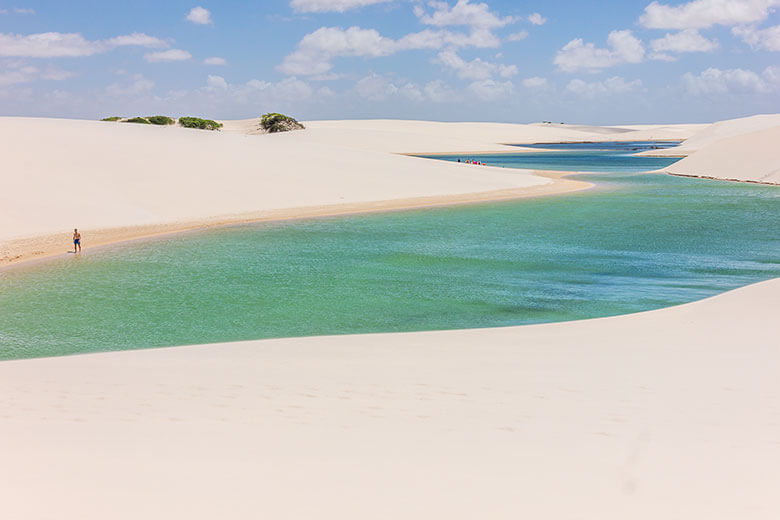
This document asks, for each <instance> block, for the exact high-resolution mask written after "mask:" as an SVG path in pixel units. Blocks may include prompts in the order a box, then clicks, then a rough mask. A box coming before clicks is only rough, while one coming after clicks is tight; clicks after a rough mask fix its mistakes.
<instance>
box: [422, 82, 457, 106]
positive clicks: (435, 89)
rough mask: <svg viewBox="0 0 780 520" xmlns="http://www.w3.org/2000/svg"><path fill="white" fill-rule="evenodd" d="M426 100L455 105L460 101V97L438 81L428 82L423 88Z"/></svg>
mask: <svg viewBox="0 0 780 520" xmlns="http://www.w3.org/2000/svg"><path fill="white" fill-rule="evenodd" d="M423 93H424V94H425V97H426V99H428V100H430V101H432V102H434V103H454V102H457V101H460V96H459V95H458V93H457V92H455V91H454V90H453V89H452V88H450V87H449V86H448V85H447V84H446V83H444V82H443V81H441V80H439V79H437V80H434V81H431V82H428V83H426V84H425V86H424V87H423Z"/></svg>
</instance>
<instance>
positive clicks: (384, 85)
mask: <svg viewBox="0 0 780 520" xmlns="http://www.w3.org/2000/svg"><path fill="white" fill-rule="evenodd" d="M355 92H357V94H358V95H359V96H360V97H362V98H364V99H368V100H370V101H385V100H387V99H391V98H394V97H399V96H400V97H403V98H406V99H408V100H411V101H416V102H419V101H424V100H425V94H424V93H423V91H422V88H421V87H420V86H419V85H417V84H416V83H412V82H409V81H402V82H395V81H393V80H392V79H391V78H389V77H387V76H381V75H379V74H375V73H371V74H369V75H368V76H366V77H364V78H361V79H360V80H359V81H358V82H357V83H355Z"/></svg>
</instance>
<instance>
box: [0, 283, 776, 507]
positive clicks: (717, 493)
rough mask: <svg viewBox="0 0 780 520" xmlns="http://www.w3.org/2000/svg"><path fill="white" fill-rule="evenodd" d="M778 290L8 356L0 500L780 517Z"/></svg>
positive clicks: (0, 402)
mask: <svg viewBox="0 0 780 520" xmlns="http://www.w3.org/2000/svg"><path fill="white" fill-rule="evenodd" d="M779 294H780V279H776V280H773V281H769V282H765V283H761V284H757V285H754V286H751V287H747V288H743V289H739V290H736V291H733V292H730V293H727V294H724V295H720V296H717V297H714V298H711V299H709V300H704V301H701V302H697V303H692V304H687V305H682V306H679V307H675V308H670V309H665V310H660V311H653V312H647V313H642V314H636V315H631V316H623V317H616V318H606V319H598V320H589V321H581V322H569V323H562V324H551V325H539V326H528V327H514V328H501V329H485V330H471V331H446V332H427V333H412V334H382V335H367V336H365V335H364V336H345V337H320V338H304V339H284V340H270V341H253V342H244V343H234V344H222V345H208V346H199V347H180V348H171V349H161V350H145V351H134V352H117V353H107V354H97V355H84V356H74V357H67V358H51V359H38V360H24V361H12V362H3V363H0V432H2V440H3V442H2V443H0V460H2V461H3V463H2V471H0V489H2V490H3V500H2V501H0V516H2V517H3V518H9V519H17V518H18V519H22V518H58V519H65V520H67V519H75V518H78V519H79V520H90V519H100V520H102V519H104V518H109V517H110V518H112V519H116V520H121V519H133V520H135V519H137V518H189V519H193V520H196V519H201V518H203V519H212V518H217V517H225V518H228V517H229V518H277V519H287V518H289V519H293V518H296V519H297V518H323V519H325V518H340V519H358V518H359V519H364V518H374V519H397V518H415V519H416V518H451V519H461V518H462V519H473V518H482V517H489V518H492V519H513V520H514V519H516V518H522V517H533V518H599V519H612V518H614V519H621V520H623V519H625V518H632V519H653V520H655V519H658V518H707V519H710V520H712V519H721V518H722V519H729V520H731V519H734V518H750V519H752V520H760V519H774V518H776V517H777V512H778V511H779V510H780V498H778V495H777V492H776V483H777V482H778V481H780V442H778V439H780V385H779V384H778V378H777V370H778V367H779V366H780V358H779V357H778V355H779V352H778V349H777V343H776V341H775V339H776V335H777V324H776V319H775V318H776V312H777V309H778V306H779V305H780V299H778V295H779Z"/></svg>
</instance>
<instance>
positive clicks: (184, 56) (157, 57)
mask: <svg viewBox="0 0 780 520" xmlns="http://www.w3.org/2000/svg"><path fill="white" fill-rule="evenodd" d="M190 58H192V54H190V53H189V52H187V51H185V50H182V49H168V50H167V51H160V52H149V53H146V54H144V59H145V60H146V61H148V62H149V63H159V62H168V61H185V60H188V59H190Z"/></svg>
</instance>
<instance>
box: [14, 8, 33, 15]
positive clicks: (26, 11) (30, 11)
mask: <svg viewBox="0 0 780 520" xmlns="http://www.w3.org/2000/svg"><path fill="white" fill-rule="evenodd" d="M14 12H15V13H16V14H35V9H29V8H21V7H14Z"/></svg>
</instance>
